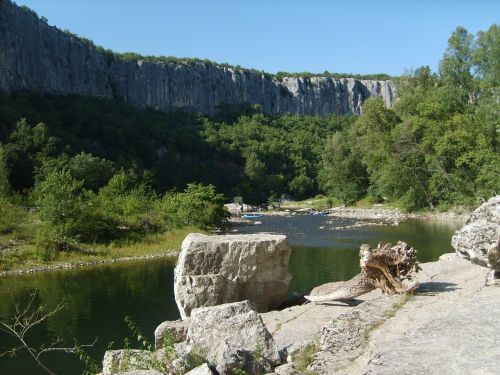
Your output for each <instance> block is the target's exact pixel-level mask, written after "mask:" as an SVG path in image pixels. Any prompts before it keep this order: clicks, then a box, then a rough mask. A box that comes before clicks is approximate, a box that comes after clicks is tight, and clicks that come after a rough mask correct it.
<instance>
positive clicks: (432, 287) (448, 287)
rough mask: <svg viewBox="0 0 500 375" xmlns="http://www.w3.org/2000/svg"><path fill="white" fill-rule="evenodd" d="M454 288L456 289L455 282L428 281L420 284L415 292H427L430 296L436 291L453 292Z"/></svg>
mask: <svg viewBox="0 0 500 375" xmlns="http://www.w3.org/2000/svg"><path fill="white" fill-rule="evenodd" d="M456 289H457V284H455V283H447V282H440V281H430V282H427V283H422V284H420V288H418V290H417V293H418V294H427V295H430V296H432V295H435V294H437V293H446V292H453V291H454V290H456Z"/></svg>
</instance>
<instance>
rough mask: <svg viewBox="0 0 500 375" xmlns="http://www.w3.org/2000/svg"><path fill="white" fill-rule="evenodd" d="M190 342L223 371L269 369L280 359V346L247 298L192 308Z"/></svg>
mask: <svg viewBox="0 0 500 375" xmlns="http://www.w3.org/2000/svg"><path fill="white" fill-rule="evenodd" d="M187 344H188V345H189V347H191V348H193V349H195V350H197V351H199V352H201V353H203V354H204V356H205V358H206V359H207V360H208V362H209V363H210V364H213V365H214V366H215V367H216V369H217V371H218V372H219V373H220V374H233V373H234V370H235V369H245V371H247V373H249V374H254V373H266V372H269V371H270V370H271V369H272V368H273V367H276V366H278V365H279V364H280V363H281V358H280V355H279V351H278V346H277V345H276V343H275V342H274V339H273V338H272V336H271V334H270V333H269V331H268V330H267V328H266V326H265V325H264V323H263V321H262V318H261V317H260V315H259V314H258V313H257V312H256V311H255V310H254V309H253V308H252V306H251V305H250V303H249V302H248V301H243V302H236V303H229V304H224V305H220V306H213V307H204V308H199V309H195V310H193V314H192V319H191V325H190V327H189V331H188V339H187Z"/></svg>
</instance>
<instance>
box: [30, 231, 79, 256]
mask: <svg viewBox="0 0 500 375" xmlns="http://www.w3.org/2000/svg"><path fill="white" fill-rule="evenodd" d="M35 243H36V249H37V253H38V255H39V256H40V258H42V260H44V261H48V260H53V259H55V258H56V257H57V254H58V253H59V252H61V251H76V250H80V247H79V244H78V242H76V241H75V240H74V239H72V238H70V237H68V236H66V235H64V234H63V233H61V232H60V231H59V230H58V228H54V227H51V226H49V225H42V226H40V227H39V228H38V230H37V232H36V242H35Z"/></svg>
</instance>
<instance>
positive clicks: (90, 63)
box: [0, 0, 395, 116]
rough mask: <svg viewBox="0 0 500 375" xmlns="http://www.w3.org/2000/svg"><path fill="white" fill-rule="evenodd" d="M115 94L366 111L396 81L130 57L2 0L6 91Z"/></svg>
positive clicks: (209, 105) (164, 105)
mask: <svg viewBox="0 0 500 375" xmlns="http://www.w3.org/2000/svg"><path fill="white" fill-rule="evenodd" d="M19 90H29V91H34V92H40V93H50V94H62V95H71V94H75V95H84V96H96V97H103V98H117V99H121V100H124V101H125V102H128V103H130V104H132V105H134V106H136V107H140V108H144V107H152V108H155V109H158V110H162V111H168V110H171V109H174V108H185V109H188V110H193V111H198V112H202V113H205V114H213V113H215V112H216V109H217V106H218V105H219V104H223V103H225V104H239V103H243V102H247V103H251V104H259V105H260V106H261V107H262V108H263V111H264V112H265V113H268V114H284V113H292V114H302V115H322V116H324V115H328V114H332V113H334V114H356V115H358V114H360V113H361V112H362V104H363V102H364V100H365V99H367V98H369V97H371V96H380V97H382V98H383V100H384V102H385V104H386V105H387V106H388V107H391V106H392V105H393V103H394V100H395V86H394V83H393V82H392V81H383V80H381V81H377V80H359V79H354V78H341V79H335V78H329V77H312V78H300V77H285V78H282V79H278V78H276V77H272V76H270V75H267V74H262V73H257V72H254V71H249V70H245V69H236V68H231V67H227V66H220V65H217V64H215V63H209V62H203V61H196V62H190V63H189V64H181V63H173V62H149V61H143V60H139V61H126V60H124V59H122V58H121V57H119V56H117V55H113V54H111V53H106V52H105V51H103V50H101V49H98V48H96V47H95V46H94V45H92V44H91V43H86V42H85V41H82V40H81V39H79V38H77V37H75V36H74V35H71V34H69V33H64V32H62V31H61V30H59V29H58V28H56V27H54V26H49V25H48V24H47V23H46V22H45V21H44V20H42V19H39V18H38V16H37V15H36V14H34V13H33V12H30V11H29V10H27V9H25V8H21V7H18V6H17V5H15V4H14V3H12V2H11V1H10V0H0V91H3V92H6V93H12V92H15V91H19Z"/></svg>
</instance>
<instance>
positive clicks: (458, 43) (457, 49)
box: [439, 26, 474, 90]
mask: <svg viewBox="0 0 500 375" xmlns="http://www.w3.org/2000/svg"><path fill="white" fill-rule="evenodd" d="M473 41H474V36H473V35H472V34H470V33H469V32H468V31H467V30H466V29H465V28H463V27H461V26H459V27H457V28H456V29H455V31H454V32H453V33H452V34H451V37H450V38H449V39H448V48H447V49H446V52H445V54H444V57H443V59H442V60H441V62H440V64H439V73H440V74H441V79H442V80H443V82H444V83H445V84H448V85H452V86H457V87H463V88H465V89H467V90H470V89H471V88H472V73H471V69H472V66H473V60H472V53H473Z"/></svg>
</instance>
